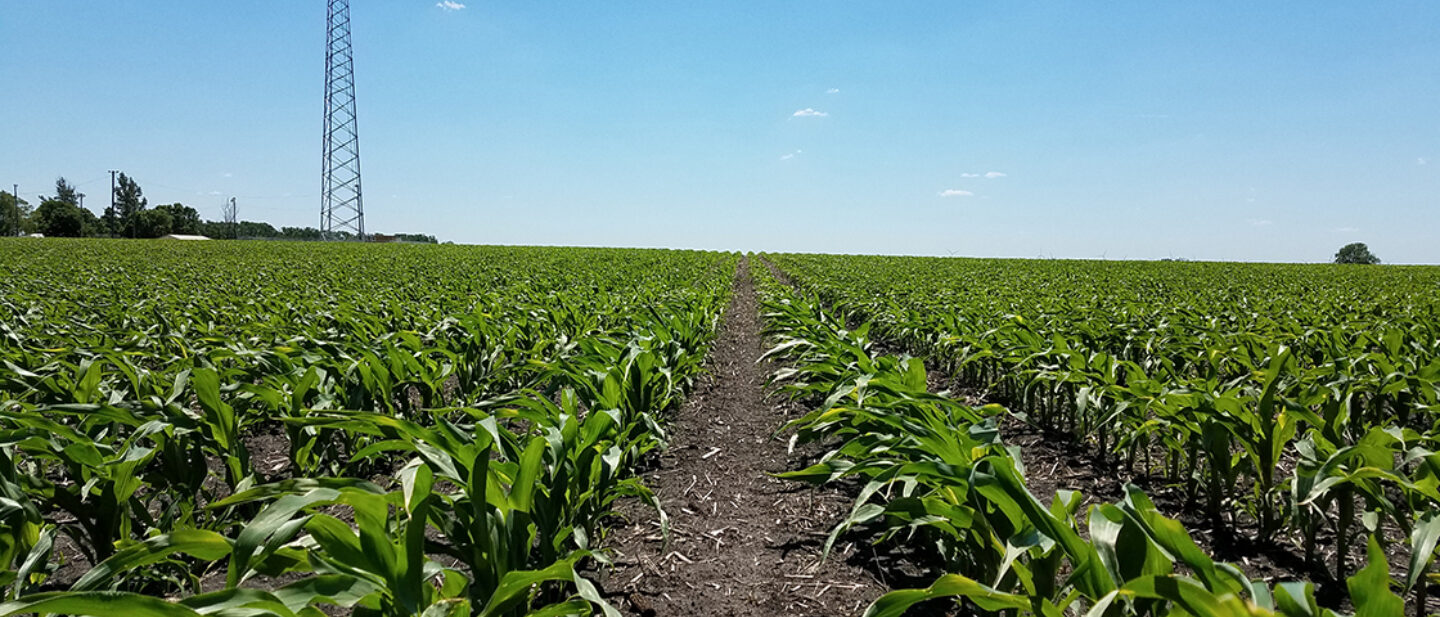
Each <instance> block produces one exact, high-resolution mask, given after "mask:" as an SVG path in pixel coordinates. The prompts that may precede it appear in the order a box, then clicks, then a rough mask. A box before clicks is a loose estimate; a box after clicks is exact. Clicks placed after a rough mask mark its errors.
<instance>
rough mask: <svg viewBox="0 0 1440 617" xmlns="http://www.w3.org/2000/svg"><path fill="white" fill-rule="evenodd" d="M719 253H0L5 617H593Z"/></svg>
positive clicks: (81, 247) (696, 330) (242, 247)
mask: <svg viewBox="0 0 1440 617" xmlns="http://www.w3.org/2000/svg"><path fill="white" fill-rule="evenodd" d="M736 259H737V258H736V256H734V255H730V254H721V253H702V252H683V251H641V250H623V249H547V248H473V247H413V246H387V247H379V248H377V247H374V246H363V245H344V244H336V245H324V246H318V245H287V244H260V245H256V244H249V243H210V244H207V245H205V246H194V245H185V246H181V245H148V244H147V245H141V244H136V243H126V242H118V241H108V242H107V241H93V240H79V241H63V240H61V241H46V242H43V243H25V242H15V241H0V270H3V271H4V272H5V273H6V275H5V276H4V277H3V278H0V329H3V331H0V335H3V338H0V397H3V398H0V519H3V521H4V524H3V526H0V583H3V591H0V615H15V614H30V613H41V614H86V615H129V616H135V617H139V616H148V615H156V616H162V615H163V616H182V615H183V616H193V615H277V616H281V617H290V616H297V617H299V616H319V615H326V614H354V615H375V616H390V617H398V616H406V617H410V616H416V615H425V616H427V617H440V616H452V617H461V616H468V615H484V616H501V615H572V614H605V615H616V614H618V613H616V611H615V609H614V608H613V607H611V606H610V605H609V604H608V603H607V602H606V601H605V600H604V599H603V598H601V597H600V595H599V594H598V593H597V591H596V589H595V587H594V585H593V584H592V583H591V582H590V581H589V580H588V579H587V578H586V577H585V576H584V575H583V573H582V570H583V567H582V566H583V565H584V564H586V563H589V564H591V567H593V564H594V563H595V562H597V561H599V562H603V560H604V556H603V554H602V553H600V552H597V550H596V549H597V547H598V545H599V544H600V543H601V542H602V540H603V536H604V533H605V529H604V528H603V527H602V526H601V522H602V521H603V520H604V519H605V517H606V516H607V515H608V514H609V513H610V512H611V508H612V504H614V503H615V502H616V500H618V499H621V498H630V497H633V498H638V499H641V500H646V501H648V502H650V503H652V504H653V505H654V506H655V507H657V508H658V507H660V504H658V503H656V502H655V501H654V500H653V499H651V498H650V496H649V494H648V492H647V489H646V488H645V486H643V485H642V484H640V483H639V482H637V481H636V479H635V477H634V476H633V474H632V473H631V471H632V467H633V465H634V464H635V463H636V461H638V460H639V459H640V458H641V457H644V456H646V454H647V453H649V452H651V451H652V450H654V449H656V448H657V447H659V446H660V445H661V444H662V443H663V439H664V436H665V429H664V421H663V419H664V415H665V413H666V412H667V410H669V409H670V408H671V407H672V406H673V404H674V402H675V401H676V400H677V399H678V398H680V397H682V396H683V395H684V393H685V392H686V391H687V389H688V388H689V386H690V384H691V382H692V381H693V379H694V378H695V377H696V375H697V374H698V372H699V371H700V367H701V363H702V360H703V358H704V357H705V354H706V351H707V348H708V345H709V343H710V341H711V339H712V337H713V334H714V331H715V327H716V323H717V320H718V318H719V316H720V313H721V311H722V309H723V307H724V306H725V301H726V298H727V296H728V293H729V284H730V278H731V276H732V274H733V271H734V266H735V261H736ZM275 444H281V445H280V447H278V448H276V447H273V446H274V445H275Z"/></svg>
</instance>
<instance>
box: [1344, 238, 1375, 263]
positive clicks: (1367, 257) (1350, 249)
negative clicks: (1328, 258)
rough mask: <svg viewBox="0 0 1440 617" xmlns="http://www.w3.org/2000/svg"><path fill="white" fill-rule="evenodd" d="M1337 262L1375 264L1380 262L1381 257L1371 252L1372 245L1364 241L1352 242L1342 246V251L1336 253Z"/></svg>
mask: <svg viewBox="0 0 1440 617" xmlns="http://www.w3.org/2000/svg"><path fill="white" fill-rule="evenodd" d="M1335 263H1337V264H1366V265H1374V264H1378V263H1380V258H1379V257H1376V256H1375V255H1374V254H1372V253H1371V252H1370V247H1368V246H1365V243H1364V242H1352V243H1350V244H1346V245H1345V246H1343V247H1340V252H1338V253H1335Z"/></svg>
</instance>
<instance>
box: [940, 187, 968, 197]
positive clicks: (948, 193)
mask: <svg viewBox="0 0 1440 617" xmlns="http://www.w3.org/2000/svg"><path fill="white" fill-rule="evenodd" d="M940 196H941V197H974V196H975V194H974V193H971V192H970V191H962V190H960V189H945V190H943V191H940Z"/></svg>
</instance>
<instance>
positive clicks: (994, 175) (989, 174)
mask: <svg viewBox="0 0 1440 617" xmlns="http://www.w3.org/2000/svg"><path fill="white" fill-rule="evenodd" d="M1005 176H1006V174H1004V173H1001V172H998V171H987V172H985V177H986V178H1004V177H1005Z"/></svg>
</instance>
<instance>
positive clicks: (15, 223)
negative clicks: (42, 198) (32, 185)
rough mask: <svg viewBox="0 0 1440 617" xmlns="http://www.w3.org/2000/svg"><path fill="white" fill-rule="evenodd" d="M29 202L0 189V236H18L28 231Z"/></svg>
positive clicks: (29, 224) (30, 223) (29, 223)
mask: <svg viewBox="0 0 1440 617" xmlns="http://www.w3.org/2000/svg"><path fill="white" fill-rule="evenodd" d="M31 225H32V222H31V221H30V203H29V202H27V201H25V200H24V199H20V198H19V197H18V196H16V195H11V194H10V193H6V192H4V191H0V236H18V235H20V234H22V233H25V232H27V231H29V229H30V226H31Z"/></svg>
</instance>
